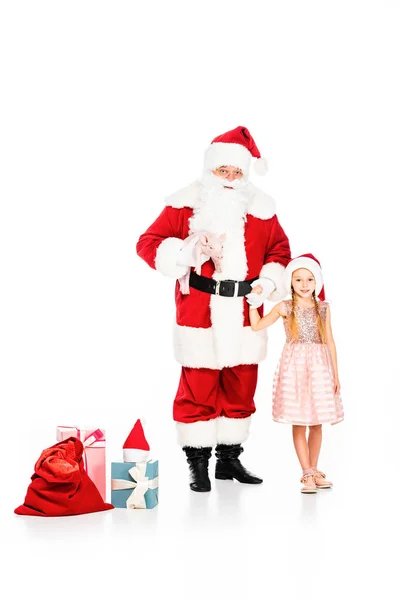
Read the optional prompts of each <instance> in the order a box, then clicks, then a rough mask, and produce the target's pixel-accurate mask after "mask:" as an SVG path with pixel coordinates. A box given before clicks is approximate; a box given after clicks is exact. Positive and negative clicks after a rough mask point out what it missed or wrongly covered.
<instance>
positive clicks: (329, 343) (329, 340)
mask: <svg viewBox="0 0 400 600" xmlns="http://www.w3.org/2000/svg"><path fill="white" fill-rule="evenodd" d="M325 328H326V345H327V346H328V348H329V351H330V353H331V357H332V365H333V372H334V375H335V380H336V381H337V382H339V371H338V364H337V353H336V344H335V340H334V339H333V334H332V324H331V309H330V308H329V306H328V307H327V309H326V321H325Z"/></svg>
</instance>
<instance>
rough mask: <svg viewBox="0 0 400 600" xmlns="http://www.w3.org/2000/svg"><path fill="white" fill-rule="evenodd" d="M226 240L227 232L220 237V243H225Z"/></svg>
mask: <svg viewBox="0 0 400 600" xmlns="http://www.w3.org/2000/svg"><path fill="white" fill-rule="evenodd" d="M225 238H226V232H225V233H221V235H220V236H219V241H220V242H224V241H225Z"/></svg>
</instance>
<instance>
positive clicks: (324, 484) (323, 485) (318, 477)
mask: <svg viewBox="0 0 400 600" xmlns="http://www.w3.org/2000/svg"><path fill="white" fill-rule="evenodd" d="M313 477H314V483H315V485H316V487H317V489H319V490H327V489H329V488H331V487H332V486H333V483H332V482H331V481H326V475H325V473H322V471H314V475H313Z"/></svg>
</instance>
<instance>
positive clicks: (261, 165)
mask: <svg viewBox="0 0 400 600" xmlns="http://www.w3.org/2000/svg"><path fill="white" fill-rule="evenodd" d="M254 172H255V173H256V174H257V175H266V174H267V172H268V163H267V161H266V160H265V158H256V161H255V163H254Z"/></svg>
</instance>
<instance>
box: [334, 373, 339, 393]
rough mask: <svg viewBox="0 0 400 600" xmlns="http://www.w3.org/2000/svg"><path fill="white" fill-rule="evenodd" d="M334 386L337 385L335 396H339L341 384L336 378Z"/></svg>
mask: <svg viewBox="0 0 400 600" xmlns="http://www.w3.org/2000/svg"><path fill="white" fill-rule="evenodd" d="M334 385H335V396H338V395H339V393H340V382H339V379H338V378H337V377H335V381H334Z"/></svg>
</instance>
